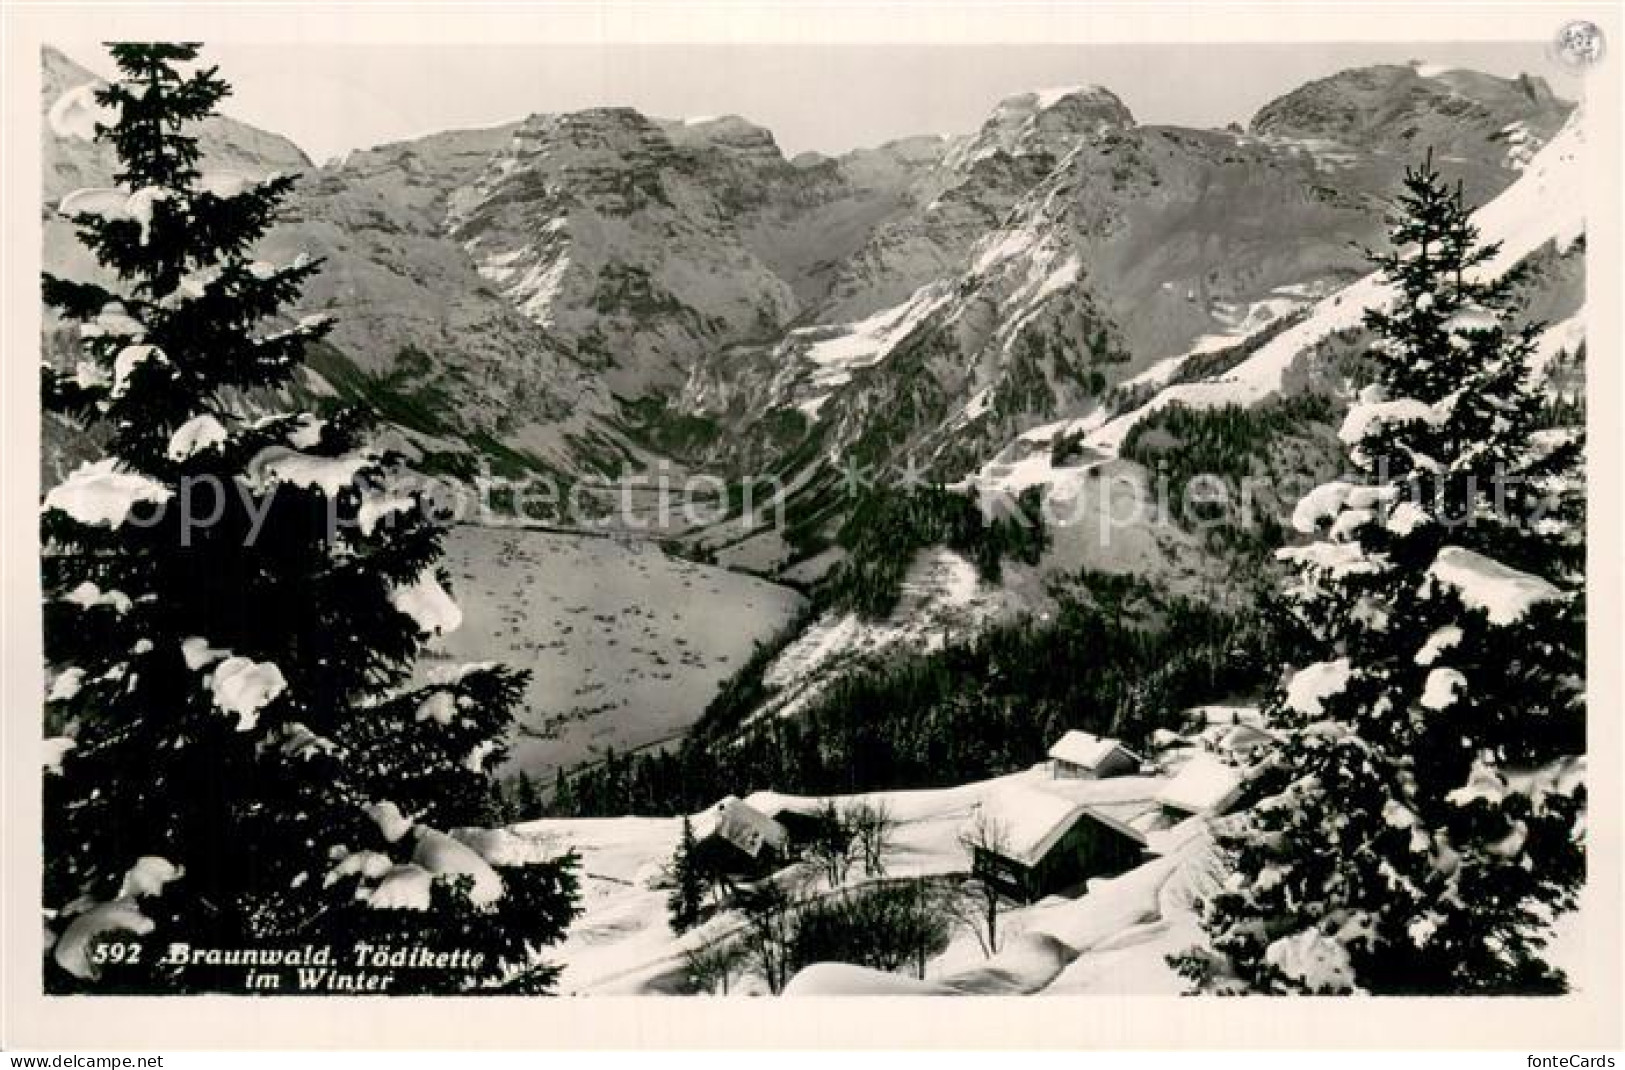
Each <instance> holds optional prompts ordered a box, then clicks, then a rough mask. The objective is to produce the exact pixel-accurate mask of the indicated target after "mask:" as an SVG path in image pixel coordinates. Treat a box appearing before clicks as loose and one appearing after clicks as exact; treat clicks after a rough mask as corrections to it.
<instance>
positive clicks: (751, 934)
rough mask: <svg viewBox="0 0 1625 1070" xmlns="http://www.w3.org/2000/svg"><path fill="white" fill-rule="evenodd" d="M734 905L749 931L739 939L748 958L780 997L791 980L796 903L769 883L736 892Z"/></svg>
mask: <svg viewBox="0 0 1625 1070" xmlns="http://www.w3.org/2000/svg"><path fill="white" fill-rule="evenodd" d="M734 905H735V906H736V907H738V908H739V910H740V912H741V913H743V914H744V916H745V931H744V933H743V934H742V935H741V936H740V937H739V940H740V946H741V948H742V949H743V951H744V953H745V959H746V961H748V962H749V963H750V964H751V965H752V966H754V967H755V968H756V972H757V973H759V974H761V976H762V980H764V981H766V982H767V988H768V991H770V992H772V993H773V994H774V995H775V996H776V995H778V994H779V993H780V992H782V991H784V984H785V982H786V981H788V980H789V979H790V950H791V948H790V942H791V940H792V938H793V937H794V936H795V911H796V903H795V900H794V899H792V897H791V895H790V893H789V892H788V891H786V890H785V889H784V888H783V887H782V886H780V885H778V884H775V883H774V882H773V881H771V880H765V881H762V882H761V883H759V884H754V885H745V886H743V887H741V888H739V889H738V890H737V891H736V892H735V893H734Z"/></svg>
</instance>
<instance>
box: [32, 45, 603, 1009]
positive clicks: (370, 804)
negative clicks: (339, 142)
mask: <svg viewBox="0 0 1625 1070" xmlns="http://www.w3.org/2000/svg"><path fill="white" fill-rule="evenodd" d="M111 52H112V57H113V59H114V60H115V61H116V63H117V67H118V70H119V72H120V76H119V77H118V78H117V80H115V81H113V82H112V83H111V84H108V85H106V86H104V87H102V88H100V89H99V90H97V91H96V93H95V103H96V105H97V106H98V107H99V109H100V110H101V112H102V114H103V115H104V116H105V119H104V121H103V123H102V124H101V125H99V126H98V127H97V129H96V133H97V137H98V138H99V139H102V140H104V141H105V142H108V143H110V144H111V145H112V146H113V147H114V148H115V149H116V150H117V157H118V161H119V166H120V171H119V173H118V174H117V175H116V179H115V180H116V182H117V183H118V185H117V187H116V188H98V189H84V190H79V191H77V192H74V193H72V194H70V195H68V196H66V197H64V198H63V199H62V201H61V204H60V211H61V212H62V214H63V215H65V216H67V217H69V218H71V219H72V220H73V221H74V222H75V223H76V224H77V226H78V229H79V234H80V236H81V239H82V241H83V242H84V244H85V245H86V246H88V248H89V249H90V250H92V251H93V252H94V254H95V256H96V259H97V260H98V261H99V262H100V265H101V268H102V270H101V271H100V272H99V273H98V274H97V275H96V276H95V277H94V278H91V279H77V280H75V279H66V278H57V277H51V276H49V275H47V276H46V278H45V279H44V296H45V299H46V301H47V303H48V304H49V305H50V306H51V307H52V308H53V309H55V310H56V311H57V312H58V313H59V314H60V315H61V316H62V317H63V318H64V319H65V320H68V321H71V322H72V323H75V324H77V333H78V337H79V339H80V340H81V345H82V354H81V357H80V359H79V360H78V362H77V366H76V368H74V369H73V370H72V371H71V372H53V371H51V370H50V369H49V368H47V369H46V373H45V387H44V392H45V399H44V400H45V405H46V407H47V409H48V411H50V412H52V413H55V414H59V415H61V416H64V417H66V418H68V419H70V420H72V421H74V422H75V423H76V424H77V425H78V426H81V427H82V428H84V429H85V430H86V431H87V432H88V433H89V434H90V435H92V436H94V439H95V441H97V442H99V443H100V444H101V448H102V450H103V451H104V456H102V457H101V458H100V459H98V460H92V461H88V462H86V463H83V464H81V465H80V466H79V467H77V468H76V469H74V470H73V471H72V472H71V474H70V475H68V477H67V478H66V479H65V480H63V481H62V482H60V483H59V484H58V485H56V486H54V487H52V488H51V489H50V490H49V492H48V494H47V495H46V498H45V502H44V507H43V510H42V519H41V526H42V539H43V545H44V553H43V560H42V565H43V570H44V594H45V605H44V620H45V654H46V659H47V662H48V668H49V671H50V674H51V675H50V684H49V696H48V699H47V703H46V713H45V716H46V727H47V732H46V734H47V736H48V737H50V738H49V739H48V742H47V754H48V769H47V773H46V776H45V782H44V792H45V796H44V843H43V857H44V892H45V906H46V907H47V923H46V927H47V953H46V962H45V966H44V968H45V971H46V980H47V987H48V990H51V991H56V992H81V991H86V992H110V991H122V992H136V993H165V992H177V991H199V990H202V991H239V992H240V991H243V990H244V977H245V973H252V972H253V971H252V969H251V968H252V967H253V966H254V965H255V964H256V963H257V964H259V965H260V966H265V965H266V964H270V965H271V966H272V967H274V966H275V965H277V964H278V963H282V964H286V963H289V962H306V963H308V962H311V961H313V960H311V959H309V958H300V957H299V956H301V955H307V956H308V955H309V954H310V953H311V950H312V949H316V950H317V951H318V952H319V951H320V949H323V948H330V949H331V954H332V959H331V964H330V968H328V969H325V970H324V969H321V968H319V967H320V966H321V965H322V964H321V963H320V962H317V967H318V968H315V969H312V970H310V971H308V977H309V979H310V980H309V985H308V988H309V990H314V991H326V990H331V989H332V988H333V987H334V986H337V987H338V990H345V989H344V986H345V985H347V984H352V983H357V984H362V985H376V984H378V983H379V982H377V981H376V977H377V976H378V975H380V974H382V973H386V972H389V973H392V974H393V979H392V981H390V982H389V983H388V986H387V987H386V988H377V987H372V988H370V989H365V990H370V991H374V992H378V991H385V992H388V993H390V994H399V993H412V992H465V991H472V992H480V991H505V992H541V991H546V990H547V989H548V988H549V986H550V985H551V983H552V982H553V980H554V979H555V977H556V974H557V967H556V966H554V965H552V964H549V963H547V962H546V961H545V959H544V957H543V953H544V949H545V948H546V947H547V946H548V945H550V944H552V943H554V942H556V941H557V940H558V939H559V938H560V936H561V934H562V933H563V931H564V929H565V927H566V925H567V924H568V923H569V920H570V919H571V917H572V916H573V915H574V913H575V909H576V907H575V897H576V877H575V873H574V859H573V858H572V857H571V856H569V855H563V856H559V855H558V854H557V852H554V851H552V850H549V849H547V848H546V847H544V846H543V845H542V844H540V843H538V842H537V841H534V840H531V839H528V838H525V837H522V836H519V835H517V834H514V833H512V832H509V831H506V830H501V829H492V828H490V827H488V826H491V825H492V824H493V823H495V822H497V821H498V819H499V817H500V813H501V810H500V800H499V798H498V796H497V794H496V793H495V789H494V784H493V780H492V777H491V773H492V770H493V769H494V768H495V767H496V765H497V764H498V763H499V762H500V761H501V760H502V759H503V757H504V754H505V748H506V739H507V732H508V729H509V726H510V723H511V721H512V716H513V709H514V706H515V703H516V702H517V701H518V698H519V696H520V694H521V691H522V689H523V686H524V683H525V676H524V673H522V672H517V671H513V670H509V669H506V668H500V667H495V666H489V665H471V666H465V667H464V668H462V669H460V670H448V671H443V672H442V673H440V675H438V676H435V677H432V678H430V679H428V680H427V682H425V681H424V679H423V677H421V676H414V664H415V661H416V659H417V656H418V655H419V653H420V651H422V650H423V648H424V645H425V643H426V642H428V641H429V640H430V639H431V638H432V637H434V636H436V635H437V634H440V633H442V632H444V631H446V630H449V629H451V628H454V627H455V626H456V625H457V623H458V620H459V616H460V614H459V610H458V607H457V606H456V604H455V603H454V602H453V601H452V599H451V597H450V595H449V594H448V592H447V590H446V588H445V587H444V585H443V580H444V578H445V577H444V575H443V573H442V572H441V571H440V570H438V569H437V561H438V559H439V556H440V543H441V538H442V532H441V530H440V529H439V528H438V527H437V526H436V524H435V523H433V522H432V521H431V519H430V517H429V516H428V515H427V512H426V509H425V503H424V501H423V499H422V496H421V495H419V494H416V493H412V492H409V491H403V490H401V489H398V484H396V483H394V482H392V479H393V478H394V477H396V476H399V475H400V474H401V468H402V457H401V456H400V455H399V454H397V453H394V452H391V451H389V450H385V449H381V448H377V447H374V446H370V445H368V439H367V427H366V424H367V420H366V418H364V417H363V416H362V414H361V413H360V412H358V411H357V410H355V409H350V408H345V407H340V406H334V407H332V408H331V409H330V411H327V412H325V413H324V414H322V415H318V414H316V413H312V412H308V411H290V406H289V404H288V402H289V398H290V396H291V395H290V394H289V392H288V391H287V390H286V389H285V388H286V387H287V385H288V384H289V383H290V382H291V380H292V377H293V375H294V373H295V372H296V371H297V370H298V369H299V368H300V366H301V362H302V359H303V354H304V351H305V349H306V347H307V346H309V345H311V344H312V343H315V342H317V341H318V340H319V339H321V338H322V337H323V335H324V334H325V333H326V332H327V331H328V330H329V329H330V323H329V321H328V320H327V319H326V318H324V317H322V316H305V317H303V318H297V317H293V318H290V317H289V316H288V315H287V314H286V313H285V311H284V310H285V309H286V308H287V306H289V305H290V304H291V303H294V302H296V301H297V299H298V297H299V294H300V292H301V289H302V286H303V284H304V283H305V282H306V281H307V280H309V279H310V278H311V277H312V276H313V274H315V273H316V272H318V271H320V270H321V263H320V262H319V261H317V260H314V259H310V258H306V257H301V258H299V259H297V260H295V261H293V262H291V263H286V264H271V263H266V262H263V261H260V260H257V259H254V250H255V246H256V242H257V241H258V240H259V239H260V238H261V237H262V235H263V234H264V233H265V232H266V230H267V228H268V226H269V225H270V224H271V223H272V221H273V220H274V219H275V218H276V215H277V212H278V206H279V203H280V202H281V201H282V200H283V198H284V196H285V195H286V194H287V193H288V192H289V190H290V188H291V187H292V184H293V179H292V178H291V177H288V176H272V177H270V178H267V179H265V180H263V181H252V180H247V179H244V178H242V177H241V176H239V175H236V174H231V173H225V172H212V171H202V170H200V167H199V150H198V147H197V142H196V140H195V138H194V137H193V136H192V133H191V131H194V130H195V129H196V125H195V124H198V123H199V122H200V121H202V120H204V119H205V118H206V117H208V116H210V115H212V114H213V113H214V112H215V110H216V106H217V104H218V103H219V102H220V100H221V99H222V98H223V97H225V96H226V95H227V93H228V91H229V90H228V86H227V84H226V83H225V82H224V81H222V80H221V79H220V78H219V77H218V76H217V74H216V72H215V69H214V68H210V67H205V66H202V65H200V64H199V63H198V62H197V56H198V48H197V46H195V45H190V44H117V45H114V46H112V47H111ZM392 488H394V489H392ZM358 944H366V945H370V947H371V948H372V949H373V950H374V951H376V952H378V953H380V954H381V955H382V956H383V957H382V958H375V959H372V960H369V961H368V962H365V963H362V962H359V961H357V960H356V958H355V957H354V955H353V952H354V949H355V948H356V945H358ZM176 945H186V946H187V947H189V948H190V949H192V951H193V952H194V953H195V956H194V957H193V958H192V959H190V960H186V959H181V960H177V959H176V958H175V956H174V955H172V954H170V953H169V951H168V949H170V948H173V947H175V946H176ZM408 955H410V957H411V958H412V961H411V962H410V963H408V964H407V965H405V966H404V968H403V967H401V962H402V961H403V960H404V958H406V957H407V956H408ZM245 956H246V957H245ZM279 956H280V957H279ZM391 956H393V958H391ZM317 958H318V959H319V958H320V955H319V954H318V956H317ZM245 963H247V964H248V966H246V967H245V965H244V964H245ZM386 964H387V965H392V966H394V967H396V968H393V969H392V970H388V969H380V970H375V971H372V972H371V974H370V977H371V978H372V979H368V976H369V975H368V974H367V972H366V971H365V970H362V969H360V967H362V966H372V965H378V966H384V965H386ZM258 972H259V973H261V974H266V973H273V974H274V973H276V972H277V971H276V970H275V969H274V968H267V969H260V970H259V971H258ZM357 978H360V980H359V981H357V980H356V979H357ZM299 984H300V985H301V986H304V985H305V982H303V981H301V982H299ZM294 987H295V982H294V981H293V980H291V979H284V980H283V982H282V984H281V986H280V987H277V988H274V989H273V988H270V987H269V986H268V985H261V986H260V987H258V988H256V989H255V990H256V991H279V992H287V991H290V990H292V989H294Z"/></svg>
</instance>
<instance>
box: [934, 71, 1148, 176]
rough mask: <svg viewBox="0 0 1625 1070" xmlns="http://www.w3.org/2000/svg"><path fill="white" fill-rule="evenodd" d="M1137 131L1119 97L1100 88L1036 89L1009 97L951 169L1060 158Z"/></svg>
mask: <svg viewBox="0 0 1625 1070" xmlns="http://www.w3.org/2000/svg"><path fill="white" fill-rule="evenodd" d="M1133 125H1134V114H1133V113H1132V112H1130V111H1129V110H1128V107H1127V106H1126V105H1124V103H1123V102H1122V100H1120V99H1119V98H1118V96H1117V94H1115V93H1113V92H1112V91H1111V90H1109V89H1106V88H1103V87H1101V86H1098V85H1087V86H1065V87H1060V88H1054V89H1034V90H1029V91H1027V92H1025V93H1017V94H1015V95H1014V96H1009V97H1005V98H1004V99H1003V100H1001V101H999V103H998V105H997V106H996V107H995V108H994V109H993V114H992V115H990V116H989V117H988V119H987V121H986V122H984V123H983V124H982V129H981V130H980V131H978V132H977V133H976V135H975V136H974V137H972V138H971V139H969V140H968V141H967V142H966V143H965V144H964V145H963V146H962V147H960V148H959V149H958V150H956V151H955V152H954V153H953V154H952V156H951V159H950V161H949V162H950V165H951V166H956V167H965V166H969V165H970V164H973V163H975V162H976V161H977V160H980V159H983V158H984V157H987V156H992V155H994V154H995V153H1000V152H1002V153H1005V154H1007V155H1010V156H1035V155H1040V154H1047V155H1051V156H1061V155H1064V154H1065V153H1066V152H1068V151H1070V149H1071V148H1072V147H1073V145H1074V144H1076V142H1077V141H1078V139H1080V138H1083V137H1090V136H1095V135H1098V134H1101V133H1104V132H1105V131H1107V130H1115V129H1122V128H1124V127H1130V126H1133Z"/></svg>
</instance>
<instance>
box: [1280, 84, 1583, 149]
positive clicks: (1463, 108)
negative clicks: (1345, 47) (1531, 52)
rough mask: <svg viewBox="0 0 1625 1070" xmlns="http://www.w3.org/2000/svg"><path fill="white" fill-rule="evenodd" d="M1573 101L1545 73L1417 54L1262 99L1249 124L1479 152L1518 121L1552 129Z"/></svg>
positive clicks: (1374, 144) (1541, 131)
mask: <svg viewBox="0 0 1625 1070" xmlns="http://www.w3.org/2000/svg"><path fill="white" fill-rule="evenodd" d="M1572 108H1573V105H1572V104H1570V103H1569V102H1568V101H1565V100H1562V99H1560V98H1559V97H1557V95H1556V94H1554V93H1553V92H1552V89H1551V86H1549V85H1548V84H1547V83H1546V81H1545V80H1544V79H1542V78H1539V77H1535V76H1532V75H1528V74H1524V75H1519V76H1518V77H1517V78H1500V77H1497V76H1495V75H1492V74H1483V73H1481V72H1478V71H1470V70H1463V69H1459V68H1452V67H1447V66H1443V65H1441V64H1435V63H1427V62H1423V61H1420V60H1414V61H1412V62H1411V63H1408V64H1383V65H1378V66H1371V67H1356V68H1352V69H1350V70H1345V71H1339V72H1338V73H1336V74H1333V75H1331V76H1329V77H1326V78H1321V79H1318V80H1316V81H1313V82H1310V83H1308V84H1307V85H1304V86H1302V87H1300V88H1298V89H1295V90H1293V91H1292V92H1290V93H1288V94H1286V95H1285V96H1283V97H1279V98H1278V99H1276V100H1273V101H1271V102H1270V103H1268V104H1266V105H1264V107H1263V108H1261V109H1259V111H1258V114H1257V115H1255V116H1253V119H1252V122H1251V123H1250V124H1249V125H1248V129H1249V130H1250V131H1251V132H1252V133H1254V134H1260V135H1264V136H1274V137H1282V138H1300V139H1304V138H1308V139H1322V140H1328V141H1337V142H1341V143H1343V144H1345V145H1349V146H1351V147H1355V148H1362V149H1367V150H1371V151H1377V152H1390V153H1401V154H1405V155H1418V154H1420V153H1421V152H1423V151H1425V150H1426V149H1427V148H1429V147H1432V148H1433V149H1435V150H1436V151H1439V152H1441V153H1447V154H1453V155H1475V152H1473V151H1472V150H1474V149H1476V148H1479V147H1481V146H1482V144H1483V142H1484V141H1486V140H1494V139H1496V138H1497V137H1501V136H1504V135H1505V133H1506V131H1507V130H1508V128H1509V127H1511V126H1512V124H1519V125H1520V126H1521V127H1522V128H1523V129H1524V130H1525V131H1526V132H1527V133H1528V134H1530V135H1533V136H1534V137H1536V138H1539V139H1544V138H1547V137H1550V136H1551V135H1552V134H1553V133H1555V132H1556V130H1557V129H1558V128H1559V127H1560V126H1562V124H1563V120H1564V119H1565V118H1566V117H1567V115H1568V113H1569V112H1570V110H1572Z"/></svg>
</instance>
